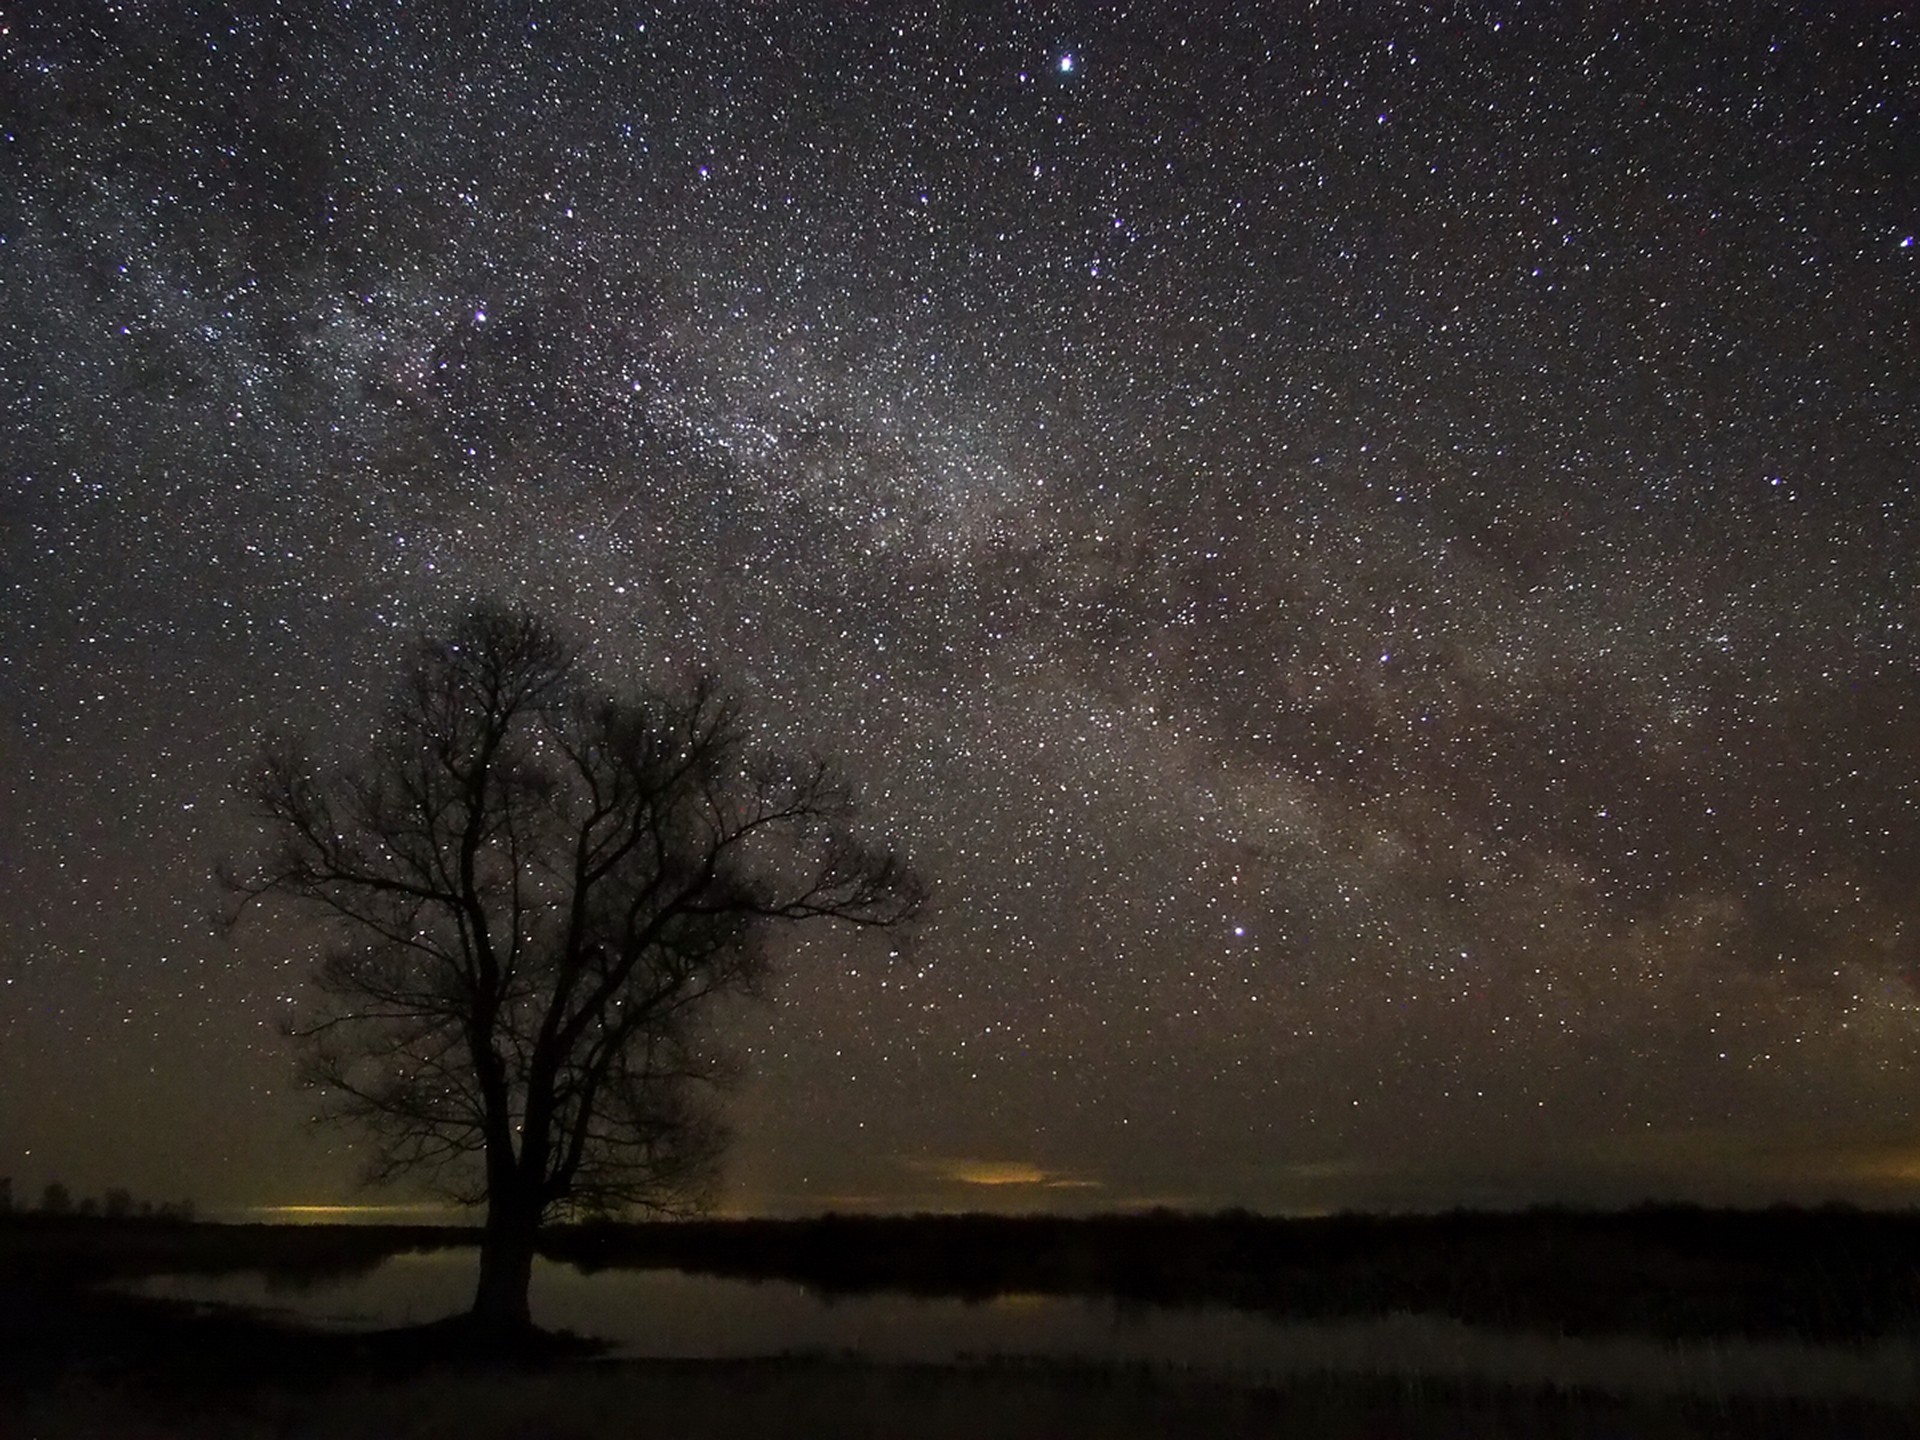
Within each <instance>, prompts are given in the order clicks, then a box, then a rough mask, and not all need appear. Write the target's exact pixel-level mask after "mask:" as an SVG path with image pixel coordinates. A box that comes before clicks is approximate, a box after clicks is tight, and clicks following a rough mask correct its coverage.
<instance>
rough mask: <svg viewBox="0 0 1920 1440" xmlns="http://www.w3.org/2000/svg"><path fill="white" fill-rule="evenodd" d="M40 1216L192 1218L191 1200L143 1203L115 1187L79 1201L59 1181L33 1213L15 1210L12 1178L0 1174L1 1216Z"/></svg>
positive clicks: (43, 1195) (49, 1187) (52, 1183)
mask: <svg viewBox="0 0 1920 1440" xmlns="http://www.w3.org/2000/svg"><path fill="white" fill-rule="evenodd" d="M12 1214H39V1215H50V1216H56V1217H77V1218H79V1219H82V1220H171V1221H176V1222H180V1223H184V1222H187V1221H190V1220H192V1219H193V1218H194V1206H193V1201H191V1200H161V1201H157V1202H156V1201H153V1200H142V1199H138V1198H136V1197H135V1196H134V1194H133V1192H132V1191H131V1190H127V1189H123V1188H121V1187H119V1186H114V1187H112V1188H110V1189H108V1190H106V1191H104V1192H103V1193H101V1194H100V1195H98V1196H94V1195H83V1196H81V1197H79V1198H78V1199H75V1198H74V1194H73V1192H72V1191H71V1190H69V1189H68V1188H67V1187H66V1186H65V1185H63V1184H62V1183H61V1182H60V1181H58V1180H50V1181H48V1182H47V1186H46V1188H45V1189H44V1190H42V1191H41V1192H40V1203H39V1205H38V1206H36V1207H34V1208H33V1209H32V1210H25V1209H20V1210H16V1208H15V1206H14V1203H13V1178H12V1177H11V1176H7V1175H0V1215H12Z"/></svg>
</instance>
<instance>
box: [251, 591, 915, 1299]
mask: <svg viewBox="0 0 1920 1440" xmlns="http://www.w3.org/2000/svg"><path fill="white" fill-rule="evenodd" d="M251 793H252V798H253V800H254V802H255V803H256V805H257V808H258V811H259V813H260V816H261V818H262V819H263V820H264V821H265V823H266V827H267V831H268V834H269V836H270V837H271V838H270V840H269V842H268V843H267V844H266V845H265V846H264V847H263V848H262V849H261V851H260V852H259V853H257V854H256V855H254V856H253V857H252V858H251V861H250V863H248V864H247V865H246V866H245V867H243V868H242V869H240V870H238V871H229V872H227V873H226V875H225V878H226V881H227V883H228V885H229V886H230V887H231V888H232V890H233V892H234V893H235V894H236V895H237V896H238V897H239V901H240V903H239V905H238V906H237V907H236V910H235V915H236V917H237V916H238V913H239V911H240V909H243V908H244V907H245V905H246V903H247V901H249V900H251V899H253V898H255V897H260V896H265V895H276V894H277V895H281V896H285V897H289V898H290V899H292V900H293V901H295V902H297V904H298V905H299V906H300V907H301V908H303V909H305V910H306V911H308V912H312V913H317V914H318V915H319V916H322V917H325V918H326V919H327V920H329V921H330V922H332V930H333V932H334V935H335V939H336V940H337V944H336V945H335V947H334V948H333V949H332V950H331V951H330V952H329V953H328V954H327V956H326V958H325V959H324V961H323V963H322V965H321V968H320V971H319V974H318V977H317V981H318V991H319V995H320V1004H319V1007H318V1009H317V1011H316V1012H315V1013H313V1014H312V1015H310V1016H309V1017H307V1018H306V1019H305V1020H304V1021H303V1022H302V1023H301V1024H299V1025H298V1026H296V1027H295V1029H296V1033H297V1034H299V1035H301V1036H302V1037H303V1038H304V1039H305V1041H306V1042H307V1044H308V1047H309V1060H310V1065H311V1070H310V1078H311V1080H312V1081H313V1082H314V1083H315V1084H317V1085H318V1086H319V1087H320V1088H321V1090H322V1091H323V1092H324V1094H325V1095H327V1096H328V1097H330V1104H329V1106H328V1109H327V1112H326V1113H328V1114H329V1115H331V1116H333V1117H338V1118H347V1119H351V1120H355V1121H359V1122H362V1123H363V1124H364V1125H365V1126H367V1127H368V1128H369V1130H370V1131H371V1134H372V1136H373V1138H374V1140H375V1159H374V1162H373V1165H372V1167H371V1171H372V1174H373V1176H374V1177H375V1178H389V1177H392V1176H396V1175H400V1174H402V1173H407V1172H415V1171H422V1170H424V1171H429V1172H432V1174H433V1175H434V1176H435V1178H436V1179H437V1181H438V1182H439V1183H440V1185H441V1187H442V1188H443V1189H445V1190H447V1191H448V1192H449V1193H451V1194H453V1195H455V1196H456V1197H458V1198H459V1199H461V1200H463V1201H465V1202H467V1203H474V1204H477V1203H480V1202H482V1201H484V1203H485V1205H486V1225H485V1229H484V1231H483V1236H482V1241H481V1252H480V1277H479V1284H478V1287H477V1289H476V1292H475V1297H474V1305H473V1317H474V1319H475V1321H476V1322H477V1323H478V1324H480V1325H481V1326H482V1327H483V1328H485V1329H487V1330H489V1331H492V1332H495V1333H512V1332H516V1331H521V1330H524V1329H526V1328H527V1327H528V1326H529V1325H530V1323H531V1322H530V1316H529V1311H528V1300H527V1288H528V1281H529V1277H530V1275H531V1271H532V1263H533V1256H534V1249H535V1245H536V1241H537V1235H538V1230H539V1227H540V1225H541V1223H542V1222H543V1220H545V1219H547V1218H549V1217H551V1216H552V1215H554V1214H555V1213H557V1212H583V1211H584V1212H592V1213H606V1212H617V1211H620V1210H624V1209H628V1208H633V1207H641V1208H647V1209H656V1210H657V1209H663V1208H667V1209H670V1208H674V1207H687V1206H694V1205H697V1204H698V1203H699V1202H700V1200H701V1198H702V1194H703V1190H704V1187H705V1186H706V1185H707V1183H708V1182H709V1181H710V1179H711V1176H712V1174H713V1172H714V1165H715V1161H716V1159H717V1155H718V1152H719V1148H720V1145H721V1142H722V1134H721V1131H720V1128H719V1126H718V1125H717V1123H716V1122H715V1120H714V1117H713V1115H712V1113H711V1110H710V1108H709V1107H708V1106H707V1105H705V1104H704V1103H703V1100H702V1095H703V1092H704V1091H705V1089H706V1088H707V1087H704V1086H702V1085H701V1083H700V1082H701V1081H702V1080H703V1079H705V1078H708V1077H709V1076H710V1074H711V1051H710V1047H709V1046H708V1045H707V1044H706V1043H705V1039H704V1036H703V1029H702V1020H703V1016H704V1015H705V1014H706V1012H708V1011H709V1010H710V1005H709V1002H711V1001H712V1000H714V999H715V998H716V997H718V996H720V995H722V994H725V993H727V992H733V991H741V990H745V989H750V988H751V987H752V986H753V985H754V983H755V981H756V980H757V979H758V978H759V977H760V976H761V975H762V973H763V971H764V966H765V939H766V936H767V934H768V932H769V930H770V929H772V928H775V927H779V926H783V925H788V924H797V923H799V922H804V921H809V920H815V919H826V920H838V921H843V922H850V923H853V924H857V925H867V926H892V925H897V924H900V923H902V922H903V921H905V920H907V919H909V918H910V917H911V916H912V915H913V913H914V912H915V911H916V910H917V908H918V907H919V905H920V902H921V899H922V890H921V886H920V884H919V882H918V880H917V879H916V877H915V876H914V875H913V873H912V872H911V870H910V869H909V868H908V867H907V866H906V865H905V864H904V863H903V862H902V861H901V860H899V859H898V858H897V857H896V856H894V855H893V854H891V853H889V852H887V851H884V850H881V849H878V848H875V847H873V846H871V845H869V844H867V843H865V842H863V841H861V840H859V839H857V838H855V836H854V834H853V832H852V825H853V822H854V821H855V820H856V818H857V807H856V805H855V803H854V801H853V798H852V795H851V792H850V790H849V789H848V787H847V786H846V785H845V784H844V783H843V782H842V781H841V780H840V779H839V778H838V777H837V776H836V775H835V773H834V771H833V770H832V768H831V767H830V766H828V765H827V764H826V763H825V762H823V761H819V760H808V761H803V762H795V761H792V760H788V759H785V758H782V757H780V756H777V755H774V754H772V753H769V752H768V751H766V750H764V749H762V748H760V747H758V746H757V745H755V744H754V743H753V742H752V740H751V739H750V736H749V732H748V729H747V727H746V725H745V723H744V721H743V717H742V713H741V711H740V709H739V707H738V706H737V705H736V704H735V703H734V702H732V701H731V700H729V699H728V698H726V697H725V696H723V695H722V694H720V693H719V692H718V691H717V690H716V689H715V688H714V687H713V686H712V684H711V683H704V682H703V683H701V684H698V685H695V686H693V687H692V688H690V689H688V690H686V691H685V692H684V693H671V694H670V693H664V692H647V693H634V694H623V693H616V692H614V691H612V690H609V689H607V688H605V687H602V686H600V685H598V684H596V683H595V682H594V681H593V680H592V679H591V678H590V677H589V676H587V675H586V673H585V671H584V668H583V666H582V665H581V663H580V661H579V659H578V657H577V655H576V653H575V652H574V651H573V650H572V649H571V648H570V647H569V646H568V645H567V644H566V643H564V642H563V640H562V639H561V638H560V637H559V636H558V635H557V633H556V632H555V631H554V629H553V628H552V627H551V626H550V625H549V624H548V623H547V622H545V621H544V620H542V619H541V618H539V617H538V616H535V615H533V614H531V613H529V612H527V611H525V610H521V609H512V608H507V607H504V606H501V605H497V604H484V605H481V606H479V607H477V608H475V609H474V610H473V611H472V612H471V613H470V614H468V615H467V616H466V617H465V618H464V619H463V620H462V621H461V622H460V623H459V624H458V625H457V626H456V627H455V629H454V630H453V632H452V634H451V635H449V636H446V637H444V638H438V639H435V638H429V639H426V640H423V641H422V642H421V644H420V646H419V648H418V650H417V652H416V654H415V655H414V657H413V659H412V662H411V663H410V664H409V665H408V666H407V668H406V670H405V673H404V675H403V677H402V680H401V683H400V685H399V687H398V689H397V691H396V693H395V696H394V699H393V701H392V703H391V705H390V707H389V709H388V712H387V714H386V717H385V724H384V726H383V727H382V729H381V732H380V734H379V737H378V738H377V740H376V741H375V743H374V745H373V747H372V749H371V751H370V752H369V753H368V754H367V755H366V757H365V758H364V759H362V760H361V761H360V762H359V763H357V764H352V765H349V766H346V767H344V768H339V769H332V770H325V769H323V768H322V767H321V766H319V765H318V764H317V763H316V762H315V761H314V760H313V759H312V757H311V756H310V755H309V754H308V753H307V752H306V751H305V750H304V749H302V748H300V747H298V746H289V745H272V744H270V745H269V746H268V747H267V748H266V750H265V752H264V754H263V756H262V761H261V764H260V767H259V770H258V773H257V775H256V776H255V777H254V780H253V783H252V786H251Z"/></svg>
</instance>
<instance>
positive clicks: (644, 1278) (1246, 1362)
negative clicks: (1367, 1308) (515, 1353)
mask: <svg viewBox="0 0 1920 1440" xmlns="http://www.w3.org/2000/svg"><path fill="white" fill-rule="evenodd" d="M473 1279H474V1255H473V1252H472V1251H470V1250H454V1251H445V1250H442V1251H433V1252H426V1253H410V1254H404V1255H397V1256H395V1257H393V1258H392V1259H390V1260H388V1261H386V1262H385V1263H384V1264H382V1265H380V1266H379V1267H378V1268H376V1269H374V1270H372V1271H370V1272H368V1273H365V1274H362V1275H358V1276H354V1277H351V1278H348V1279H345V1280H343V1282H342V1283H339V1284H335V1285H331V1286H324V1287H322V1286H316V1287H314V1288H313V1289H310V1290H306V1291H303V1292H298V1293H289V1292H287V1291H286V1290H285V1289H284V1288H281V1287H278V1286H276V1285H275V1284H274V1283H273V1282H272V1281H271V1280H270V1279H269V1277H267V1276H265V1275H262V1274H260V1273H258V1272H249V1273H243V1274H237V1275H226V1276H155V1277H151V1278H149V1279H147V1280H146V1281H143V1282H141V1283H140V1284H139V1285H138V1286H137V1287H136V1288H137V1289H138V1290H139V1291H140V1292H141V1293H143V1294H150V1295H161V1296H167V1297H171V1298H177V1299H189V1300H206V1301H216V1302H221V1303H227V1304H237V1305H247V1306H255V1307H259V1308H263V1309H269V1310H274V1311H277V1312H280V1313H282V1314H287V1315H293V1316H297V1317H299V1318H301V1319H303V1320H305V1321H306V1322H308V1323H310V1324H317V1325H323V1326H327V1327H343V1328H372V1327H376V1326H383V1325H396V1324H410V1323H415V1322H419V1321H425V1320H432V1319H437V1318H438V1317H440V1316H442V1315H447V1314H452V1313H454V1312H456V1311H458V1310H461V1309H463V1308H465V1306H466V1304H467V1302H468V1301H469V1299H470V1298H471V1294H472V1287H473ZM533 1309H534V1314H535V1316H536V1317H537V1318H538V1319H539V1320H540V1322H541V1323H542V1324H543V1325H547V1326H549V1327H554V1328H563V1329H568V1330H574V1331H577V1332H580V1333H583V1334H590V1335H598V1336H603V1337H605V1338H608V1339H610V1340H612V1341H613V1342H614V1343H615V1346H616V1347H617V1349H616V1353H618V1354H621V1355H625V1356H634V1357H672V1358H719V1357H742V1356H758V1355H775V1354H782V1353H808V1352H814V1353H829V1354H831V1353H840V1352H848V1353H853V1354H858V1355H861V1356H865V1357H868V1358H872V1359H880V1360H920V1361H935V1362H939V1361H952V1360H969V1359H980V1358H986V1357H996V1358H998V1357H1033V1358H1044V1359H1071V1360H1082V1361H1084V1360H1093V1361H1102V1362H1113V1363H1148V1364H1157V1365H1167V1366H1174V1367H1178V1368H1180V1369H1183V1370H1189V1371H1192V1372H1195V1373H1200V1374H1207V1375H1229V1376H1240V1377H1246V1378H1281V1377H1285V1376H1289V1375H1301V1374H1309V1373H1316V1372H1329V1373H1334V1374H1348V1375H1387V1376H1394V1377H1400V1378H1404V1379H1410V1380H1411V1379H1435V1378H1456V1379H1473V1380H1482V1381H1492V1382H1496V1383H1504V1384H1518V1385H1559V1386H1569V1387H1572V1386H1579V1387H1592V1388H1596V1389H1602V1390H1609V1391H1613V1392H1615V1393H1622V1394H1625V1393H1642V1394H1681V1395H1693V1396H1706V1397H1724V1396H1734V1395H1744V1396H1755V1397H1799V1398H1811V1399H1820V1398H1839V1397H1859V1398H1865V1399H1873V1400H1878V1401H1896V1400H1907V1399H1913V1398H1920V1344H1916V1343H1915V1341H1914V1339H1912V1338H1905V1339H1888V1340H1882V1341H1878V1342H1875V1343H1874V1344H1871V1345H1865V1346H1838V1345H1804V1344H1797V1343H1794V1342H1790V1341H1775V1340H1740V1339H1725V1340H1717V1341H1705V1342H1700V1341H1696V1342H1689V1343H1685V1344H1673V1343H1670V1342H1665V1341H1654V1340H1641V1339H1635V1338H1631V1337H1607V1338H1600V1339H1569V1338H1567V1337H1564V1336H1558V1335H1542V1334H1529V1333H1524V1332H1514V1331H1498V1330H1491V1329H1487V1328H1483V1327H1478V1326H1471V1325H1465V1324H1462V1323H1460V1322H1459V1321H1455V1320H1450V1319H1447V1318H1445V1317H1441V1316H1426V1315H1405V1314H1400V1315H1389V1316H1383V1317H1380V1318H1377V1319H1371V1320H1341V1321H1306V1322H1303V1321H1273V1320H1268V1319H1265V1318H1263V1317H1261V1316H1258V1315H1251V1314H1247V1313H1244V1312H1241V1311H1234V1310H1226V1309H1220V1308H1195V1309H1180V1310H1166V1309H1156V1308H1151V1307H1142V1306H1137V1305H1130V1306H1121V1305H1118V1304H1116V1303H1115V1302H1113V1301H1110V1300H1098V1299H1088V1298H1072V1297H1061V1296H1052V1295H1015V1296H1004V1297H1001V1298H999V1299H996V1300H990V1301H983V1302H969V1301H961V1300H929V1299H919V1298H915V1297H912V1296H906V1295H888V1294H870V1295H860V1296H853V1297H840V1298H836V1299H832V1300H828V1299H823V1298H821V1297H819V1296H817V1295H815V1294H813V1293H812V1292H810V1291H808V1290H805V1289H803V1288H802V1287H800V1286H798V1285H794V1284H792V1283H789V1282H787V1281H781V1280H767V1281H748V1280H732V1279H719V1278H716V1277H712V1276H706V1275H689V1274H684V1273H681V1272H679V1271H673V1270H601V1271H596V1272H595V1273H593V1274H591V1275H586V1274H582V1273H581V1272H580V1271H578V1270H575V1269H573V1268H572V1267H571V1266H568V1265H562V1264H557V1263H554V1262H552V1261H546V1260H543V1261H540V1262H538V1264H537V1265H536V1267H535V1270H534V1277H533Z"/></svg>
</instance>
